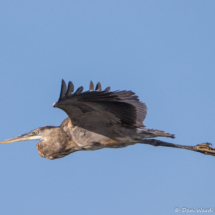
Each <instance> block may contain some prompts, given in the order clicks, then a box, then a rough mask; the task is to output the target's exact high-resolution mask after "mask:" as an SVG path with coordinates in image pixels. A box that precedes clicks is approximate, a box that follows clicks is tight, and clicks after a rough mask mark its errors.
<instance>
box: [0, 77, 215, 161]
mask: <svg viewBox="0 0 215 215" xmlns="http://www.w3.org/2000/svg"><path fill="white" fill-rule="evenodd" d="M73 92H74V85H73V83H72V82H69V84H68V88H67V86H66V83H65V81H64V80H62V85H61V92H60V98H59V100H58V101H57V102H56V103H54V104H53V107H56V108H60V109H62V110H63V111H65V112H66V113H67V115H68V118H66V119H65V120H64V121H63V122H62V123H61V125H60V126H44V127H40V128H37V129H35V130H32V131H30V132H28V133H26V134H23V135H20V136H17V137H14V138H10V139H7V140H5V141H2V142H0V143H2V144H3V143H11V142H18V141H25V140H42V141H41V142H40V143H38V144H37V150H38V152H39V154H40V156H41V157H44V158H48V159H56V158H62V157H65V156H66V155H69V154H70V153H73V152H76V151H81V150H97V149H103V148H122V147H126V146H129V145H134V144H136V143H142V144H150V145H153V146H166V147H174V148H182V149H188V150H192V151H196V152H201V153H203V154H209V155H213V156H215V148H211V144H210V143H203V144H198V145H196V146H184V145H177V144H172V143H168V142H163V141H160V140H157V139H152V138H155V137H169V138H174V135H173V134H169V133H167V132H165V131H161V130H156V129H148V128H146V127H145V126H144V125H143V121H144V119H145V117H146V113H147V108H146V105H145V104H144V103H142V102H140V101H139V99H138V96H136V95H135V93H134V92H132V91H126V90H124V91H110V87H107V88H106V89H105V90H102V87H101V84H100V82H98V83H97V85H96V87H95V88H94V84H93V82H92V81H91V82H90V86H89V91H86V92H83V87H79V88H78V89H77V90H76V91H75V92H74V93H73Z"/></svg>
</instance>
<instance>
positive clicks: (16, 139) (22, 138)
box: [0, 134, 31, 144]
mask: <svg viewBox="0 0 215 215" xmlns="http://www.w3.org/2000/svg"><path fill="white" fill-rule="evenodd" d="M30 139H31V136H30V135H29V134H22V135H20V136H17V137H13V138H10V139H7V140H4V141H2V142H0V144H4V143H13V142H19V141H26V140H30Z"/></svg>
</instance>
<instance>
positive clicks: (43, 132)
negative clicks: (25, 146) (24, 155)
mask: <svg viewBox="0 0 215 215" xmlns="http://www.w3.org/2000/svg"><path fill="white" fill-rule="evenodd" d="M53 128H55V126H44V127H40V128H37V129H35V130H32V131H30V132H28V133H26V134H22V135H19V136H16V137H13V138H10V139H7V140H4V141H2V142H0V144H4V143H12V142H20V141H26V140H44V139H45V138H46V137H47V135H48V134H50V132H51V130H52V129H53Z"/></svg>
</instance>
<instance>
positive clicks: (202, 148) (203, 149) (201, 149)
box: [139, 139, 215, 156]
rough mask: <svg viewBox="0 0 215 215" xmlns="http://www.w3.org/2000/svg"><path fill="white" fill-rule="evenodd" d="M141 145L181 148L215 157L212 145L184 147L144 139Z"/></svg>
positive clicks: (214, 149) (203, 144)
mask: <svg viewBox="0 0 215 215" xmlns="http://www.w3.org/2000/svg"><path fill="white" fill-rule="evenodd" d="M139 143H143V144H149V145H152V146H166V147H172V148H180V149H187V150H191V151H195V152H200V153H203V154H205V155H212V156H215V148H212V147H211V146H212V144H211V143H202V144H198V145H196V146H184V145H178V144H174V143H168V142H164V141H161V140H156V139H142V140H140V141H139Z"/></svg>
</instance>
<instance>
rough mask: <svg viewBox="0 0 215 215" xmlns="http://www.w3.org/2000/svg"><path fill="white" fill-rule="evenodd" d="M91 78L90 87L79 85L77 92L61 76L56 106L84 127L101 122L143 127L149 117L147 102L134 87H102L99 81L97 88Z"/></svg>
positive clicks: (74, 123) (70, 83) (75, 122)
mask: <svg viewBox="0 0 215 215" xmlns="http://www.w3.org/2000/svg"><path fill="white" fill-rule="evenodd" d="M93 88H94V84H93V83H92V82H90V87H89V91H86V92H82V91H83V87H79V88H78V89H77V90H76V92H75V93H73V94H71V93H72V92H73V91H74V86H73V84H72V82H69V85H68V89H67V87H66V83H65V81H64V80H62V86H61V93H60V98H59V100H58V101H57V102H56V103H54V105H53V106H54V107H57V108H60V109H62V110H64V111H65V112H66V113H67V114H68V116H69V117H70V119H71V121H72V123H73V125H78V126H80V127H84V126H85V125H86V124H88V125H91V126H93V125H95V124H97V125H99V124H116V123H119V124H122V125H124V126H127V127H143V120H144V119H145V117H146V113H147V108H146V105H145V104H144V103H142V102H140V101H139V99H138V96H136V95H135V93H134V92H132V91H113V92H110V87H108V88H106V89H105V90H103V91H102V89H101V84H100V82H98V84H97V86H96V88H95V90H94V89H93Z"/></svg>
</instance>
